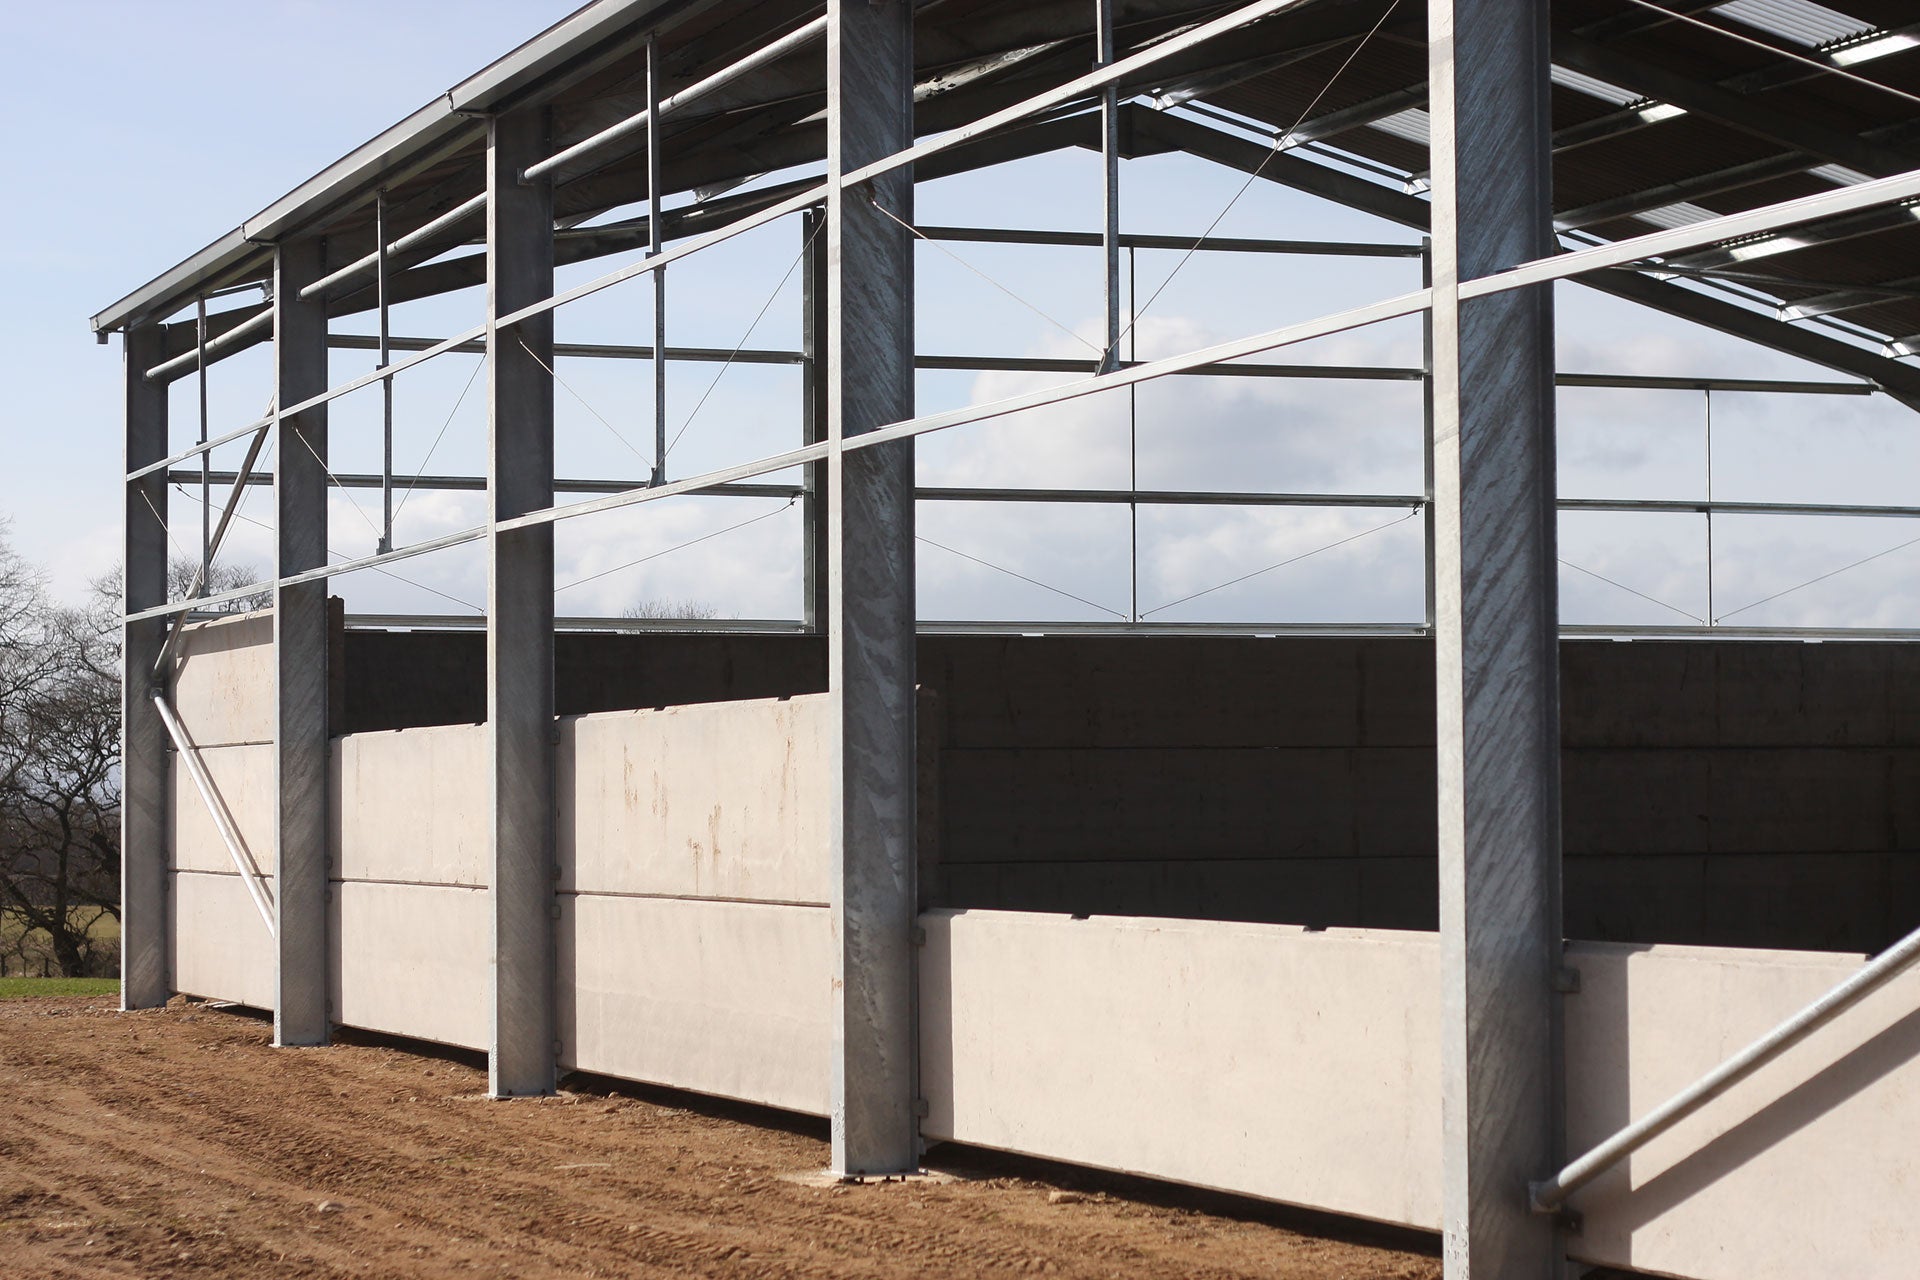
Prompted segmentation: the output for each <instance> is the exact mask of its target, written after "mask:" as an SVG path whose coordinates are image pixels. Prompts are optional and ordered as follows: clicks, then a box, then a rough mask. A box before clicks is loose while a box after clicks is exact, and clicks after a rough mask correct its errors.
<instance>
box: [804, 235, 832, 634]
mask: <svg viewBox="0 0 1920 1280" xmlns="http://www.w3.org/2000/svg"><path fill="white" fill-rule="evenodd" d="M826 216H827V215H826V212H825V211H824V210H821V211H817V212H816V211H815V210H812V209H809V210H807V211H806V212H805V213H803V214H801V215H800V234H801V237H802V239H801V254H802V258H801V263H800V350H801V354H802V357H803V360H804V363H803V364H802V365H801V375H800V377H801V383H800V395H801V405H800V414H801V418H800V443H801V444H818V443H820V442H821V441H822V440H825V439H826V438H827V377H826V346H827V237H826V236H825V235H824V234H823V232H824V231H825V227H824V226H823V225H822V224H823V223H824V222H825V220H826ZM803 484H804V488H803V490H802V496H801V499H800V537H801V539H802V540H803V542H804V544H805V545H804V547H803V550H802V552H801V555H802V557H803V566H804V567H803V572H802V574H801V579H802V583H801V593H802V597H803V598H802V601H801V606H800V607H801V617H802V618H804V619H805V620H806V624H807V630H808V632H810V633H815V634H817V633H818V632H819V631H820V630H821V629H822V628H824V627H825V626H826V620H827V467H826V464H825V463H823V462H809V463H808V464H807V468H806V472H805V480H804V482H803Z"/></svg>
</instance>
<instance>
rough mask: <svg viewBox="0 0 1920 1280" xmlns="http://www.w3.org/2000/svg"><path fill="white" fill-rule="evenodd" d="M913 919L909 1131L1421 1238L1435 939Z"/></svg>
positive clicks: (975, 917) (1430, 1174)
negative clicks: (923, 1103)
mask: <svg viewBox="0 0 1920 1280" xmlns="http://www.w3.org/2000/svg"><path fill="white" fill-rule="evenodd" d="M921 921H922V923H923V925H924V926H925V928H926V931H927V944H926V946H925V948H923V950H922V952H921V963H920V999H921V1006H920V1078H921V1092H922V1094H923V1095H924V1096H925V1097H926V1099H927V1101H928V1104H929V1107H930V1113H929V1115H928V1116H927V1118H926V1120H925V1121H924V1122H923V1124H922V1131H923V1132H924V1133H925V1134H927V1135H928V1136H929V1137H930V1138H936V1139H939V1138H946V1139H954V1140H958V1141H961V1142H968V1143H974V1144H977V1145H980V1146H987V1147H996V1148H1000V1149H1002V1150H1007V1151H1019V1152H1025V1153H1028V1154H1032V1155H1041V1156H1049V1157H1053V1158H1056V1159H1062V1160H1071V1161H1074V1162H1075V1163H1080V1164H1091V1165H1097V1166H1101V1167H1105V1168H1111V1169H1121V1170H1126V1171H1128V1172H1132V1173H1144V1174H1151V1175H1153V1176H1155V1177H1161V1178H1172V1179H1175V1180H1177V1181H1181V1182H1188V1183H1193V1184H1196V1185H1199V1186H1207V1187H1216V1188H1220V1189H1222V1190H1227V1191H1237V1192H1242V1193H1245V1194H1249V1195H1257V1196H1263V1197H1266V1198H1269V1199H1274V1200H1285V1201H1288V1202H1291V1203H1294V1204H1301V1205H1309V1206H1312V1207H1314V1208H1320V1209H1329V1210H1333V1211H1335V1212H1339V1213H1348V1214H1355V1215H1358V1216H1361V1217H1367V1218H1374V1219H1378V1220H1381V1221H1386V1222H1397V1223H1407V1224H1410V1225H1414V1226H1421V1227H1438V1225H1439V1222H1440V1181H1439V1179H1440V1057H1439V1054H1440V1019H1439V1003H1438V1001H1439V993H1440V985H1439V944H1438V940H1437V938H1435V937H1433V936H1431V935H1422V934H1394V933H1386V932H1370V931H1365V930H1335V931H1330V932H1327V933H1307V932H1306V931H1305V930H1302V929H1299V928H1296V927H1292V926H1286V925H1256V924H1222V923H1216V922H1211V921H1194V920H1142V919H1111V918H1107V919H1098V920H1073V919H1070V918H1067V917H1064V916H1045V915H1038V914H1032V913H1027V912H996V911H965V912H950V911H936V912H930V913H927V914H925V915H923V916H922V917H921Z"/></svg>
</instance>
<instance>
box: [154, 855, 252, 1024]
mask: <svg viewBox="0 0 1920 1280" xmlns="http://www.w3.org/2000/svg"><path fill="white" fill-rule="evenodd" d="M167 888H168V895H167V897H168V906H169V909H170V911H171V912H172V926H173V927H172V928H171V929H170V930H169V931H168V933H167V939H168V947H169V949H170V951H171V953H172V955H171V959H172V964H173V989H174V990H175V991H178V992H182V993H184V994H186V995H191V996H205V997H207V998H208V999H211V1000H232V1001H234V1002H235V1003H238V1004H245V1005H252V1006H253V1007H255V1008H257V1009H271V1008H273V1000H274V955H275V952H274V946H273V935H272V934H270V933H268V932H267V922H266V921H265V920H262V919H261V918H260V911H259V908H257V907H255V906H254V904H253V899H252V898H250V897H249V896H248V895H247V888H246V886H245V885H244V884H243V883H241V880H240V877H239V876H237V875H209V874H204V873H201V872H196V871H177V872H172V873H170V874H169V875H168V876H167ZM267 891H268V893H269V894H271V893H272V891H273V882H272V881H271V880H269V881H268V882H267Z"/></svg>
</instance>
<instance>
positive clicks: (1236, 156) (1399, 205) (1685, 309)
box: [1134, 113, 1920, 408]
mask: <svg viewBox="0 0 1920 1280" xmlns="http://www.w3.org/2000/svg"><path fill="white" fill-rule="evenodd" d="M1134 128H1135V129H1136V130H1137V131H1140V132H1142V133H1148V134H1154V135H1158V136H1159V137H1160V138H1161V139H1162V140H1164V141H1165V142H1167V143H1168V144H1170V145H1172V146H1175V147H1178V148H1179V149H1180V150H1182V151H1185V152H1187V153H1189V154H1191V155H1196V156H1200V157H1202V158H1204V159H1208V160H1212V161H1214V162H1215V163H1217V164H1223V165H1226V166H1228V167H1229V168H1234V169H1239V170H1240V171H1241V172H1243V173H1255V172H1258V173H1259V174H1260V175H1261V177H1263V178H1265V179H1266V180H1268V181H1270V182H1277V183H1280V184H1281V185H1282V186H1288V187H1292V188H1294V189H1295V190H1298V191H1305V192H1307V193H1308V194H1310V195H1316V196H1320V197H1322V198H1323V199H1327V200H1332V201H1334V202H1335V203H1336V204H1342V205H1345V206H1347V207H1348V208H1350V209H1358V210H1359V211H1361V212H1362V213H1370V214H1373V215H1374V216H1375V217H1379V218H1385V219H1387V220H1388V221H1390V222H1397V223H1399V224H1400V225H1401V226H1404V227H1413V228H1417V229H1419V230H1422V231H1424V230H1426V228H1427V222H1428V204H1427V202H1426V201H1425V200H1422V199H1419V198H1417V197H1415V196H1410V195H1405V194H1403V193H1401V192H1398V191H1392V190H1389V189H1387V188H1386V187H1383V186H1381V185H1380V184H1379V183H1377V182H1369V181H1367V180H1366V179H1364V178H1359V177H1355V176H1354V175H1352V174H1348V173H1341V172H1338V171H1337V170H1334V169H1331V168H1329V167H1327V166H1326V165H1320V164H1314V163H1312V162H1310V161H1307V160H1301V159H1299V158H1298V157H1295V156H1287V155H1279V156H1275V155H1272V151H1271V148H1269V147H1264V146H1261V145H1260V144H1259V143H1257V142H1252V141H1249V140H1248V139H1245V138H1240V137H1236V136H1234V135H1233V134H1230V133H1227V132H1226V131H1224V130H1221V129H1215V128H1212V127H1211V126H1208V125H1204V124H1201V123H1199V122H1197V121H1194V120H1184V119H1181V118H1180V117H1178V116H1156V115H1153V114H1151V113H1148V114H1144V115H1139V116H1136V117H1135V123H1134ZM1758 212H1760V213H1762V214H1764V213H1765V210H1761V211H1758ZM1602 247H1603V248H1605V247H1606V246H1602ZM1579 283H1580V284H1583V285H1585V286H1586V287H1587V288H1589V289H1597V290H1599V291H1600V292H1601V293H1608V294H1612V295H1613V296H1614V297H1617V298H1625V299H1627V300H1628V301H1630V302H1637V303H1640V304H1641V305H1642V306H1647V307H1651V308H1653V309H1654V310H1656V311H1662V312H1665V313H1666V314H1668V315H1672V316H1678V317H1680V318H1681V319H1683V320H1691V321H1693V322H1694V323H1696V324H1701V325H1705V326H1706V327H1707V328H1709V329H1716V330H1718V331H1719V332H1721V333H1726V334H1731V335H1733V336H1734V337H1737V338H1745V339H1747V340H1748V341H1750V342H1755V343H1758V344H1759V345H1761V346H1763V347H1769V348H1771V349H1773V350H1775V351H1783V352H1785V353H1786V354H1788V355H1791V356H1798V357H1799V358H1801V359H1803V360H1810V361H1812V362H1813V363H1814V364H1819V365H1824V366H1826V367H1827V368H1829V369H1834V370H1837V371H1839V372H1841V373H1847V374H1852V375H1854V376H1856V377H1861V378H1867V379H1870V380H1871V381H1873V382H1875V383H1877V384H1878V385H1880V386H1881V387H1883V388H1885V389H1886V391H1887V392H1888V393H1889V394H1891V395H1893V396H1894V397H1895V398H1896V399H1898V400H1900V401H1901V402H1902V403H1903V404H1906V405H1909V406H1910V407H1915V408H1920V369H1915V368H1914V367H1912V366H1911V365H1905V364H1901V363H1900V362H1899V361H1897V360H1892V359H1889V358H1887V357H1885V356H1881V355H1876V354H1875V353H1874V352H1872V351H1868V350H1866V349H1864V348H1862V347H1857V346H1854V345H1852V344H1851V343H1847V342H1842V341H1840V340H1839V339H1838V338H1832V337H1828V336H1827V335H1825V334H1821V333H1815V332H1813V331H1811V330H1808V329H1804V328H1801V327H1798V326H1795V325H1789V324H1783V323H1781V322H1780V321H1778V320H1776V319H1774V318H1773V317H1772V316H1771V315H1765V314H1762V313H1760V312H1757V311H1750V310H1748V309H1747V308H1745V307H1739V306H1735V305H1734V304H1732V303H1730V302H1725V301H1722V300H1721V299H1719V298H1713V297H1708V296H1707V295H1705V294H1703V293H1699V292H1697V291H1696V290H1693V289H1688V288H1684V287H1682V286H1681V285H1678V284H1673V283H1666V282H1662V281H1660V280H1655V279H1653V278H1651V277H1649V276H1645V275H1641V274H1639V273H1638V272H1635V271H1627V270H1612V271H1594V272H1593V273H1591V274H1589V275H1585V276H1582V277H1580V279H1579Z"/></svg>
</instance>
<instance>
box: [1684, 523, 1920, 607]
mask: <svg viewBox="0 0 1920 1280" xmlns="http://www.w3.org/2000/svg"><path fill="white" fill-rule="evenodd" d="M1916 544H1920V538H1909V539H1907V540H1906V541H1905V542H1902V543H1899V544H1898V545H1896V546H1891V547H1888V548H1887V549H1886V550H1885V551H1876V552H1874V553H1873V554H1872V555H1870V556H1862V557H1861V558H1860V559H1858V560H1855V561H1854V562H1853V563H1852V564H1843V565H1841V566H1840V567H1839V568H1838V569H1830V570H1828V571H1827V572H1826V573H1823V574H1821V575H1820V576H1819V577H1817V578H1808V579H1807V580H1806V581H1805V582H1802V583H1799V584H1797V585H1795V586H1791V587H1788V588H1787V589H1786V590H1785V591H1776V592H1774V593H1773V594H1772V595H1770V596H1766V597H1763V598H1761V599H1759V600H1755V601H1754V602H1753V603H1752V604H1743V605H1741V606H1740V607H1739V608H1738V609H1729V610H1728V611H1727V612H1725V613H1723V614H1721V615H1720V616H1719V617H1717V618H1715V619H1714V621H1715V622H1716V623H1718V622H1724V621H1726V620H1727V619H1728V618H1731V617H1733V615H1734V614H1736V613H1745V612H1746V611H1747V610H1749V609H1758V608H1759V607H1760V606H1761V605H1763V604H1772V603H1773V602H1774V601H1775V600H1778V599H1779V598H1780V597H1781V596H1790V595H1792V594H1793V593H1794V592H1796V591H1804V590H1805V589H1806V588H1808V587H1811V586H1815V585H1817V584H1819V583H1822V582H1825V581H1826V580H1827V579H1828V578H1837V577H1839V576H1840V575H1841V574H1843V573H1846V572H1848V571H1849V570H1852V569H1858V568H1859V567H1860V566H1861V565H1865V564H1872V563H1873V562H1874V561H1875V560H1879V559H1882V558H1884V557H1886V556H1890V555H1892V554H1893V553H1894V552H1896V551H1905V550H1906V549H1907V548H1908V547H1911V546H1914V545H1916Z"/></svg>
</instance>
